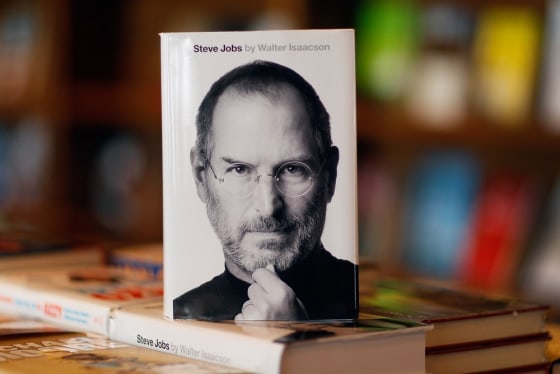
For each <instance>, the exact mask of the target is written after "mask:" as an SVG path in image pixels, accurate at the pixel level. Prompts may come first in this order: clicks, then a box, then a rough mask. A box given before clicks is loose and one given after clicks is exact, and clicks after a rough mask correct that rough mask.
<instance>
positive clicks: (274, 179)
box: [204, 157, 327, 199]
mask: <svg viewBox="0 0 560 374" xmlns="http://www.w3.org/2000/svg"><path fill="white" fill-rule="evenodd" d="M326 161H327V158H324V159H323V162H322V163H321V167H319V170H318V171H317V172H314V171H313V169H312V168H311V166H309V165H308V164H307V163H305V162H303V161H298V160H290V161H286V162H284V163H282V165H280V166H279V167H278V168H277V169H276V172H275V173H274V174H258V175H256V176H255V178H253V179H252V181H253V182H255V183H254V186H255V187H254V188H253V189H252V191H251V192H250V193H249V194H247V195H244V196H235V197H236V198H240V199H244V198H248V197H251V196H252V195H253V193H255V190H256V189H257V185H258V184H259V182H260V179H261V177H262V176H269V177H272V179H273V181H274V186H275V187H276V189H277V190H278V192H280V193H281V194H282V195H284V196H288V197H302V196H305V195H306V194H307V193H308V192H309V191H311V189H312V188H313V185H314V183H315V178H317V177H318V176H319V175H320V174H321V173H322V171H323V167H324V166H325V163H326ZM291 163H298V164H301V165H303V166H305V167H306V168H307V169H309V171H310V172H311V177H310V185H309V187H308V188H307V189H306V190H305V192H303V193H301V194H299V195H288V194H287V193H286V192H284V191H282V190H281V189H280V187H279V186H278V180H279V178H278V177H277V175H278V172H279V171H280V170H282V168H283V167H284V166H286V165H289V164H291ZM240 164H243V165H245V166H247V167H250V168H252V169H254V170H257V169H256V168H255V167H254V166H252V165H250V164H246V163H240ZM204 165H205V166H204V167H205V168H206V165H208V166H209V167H210V171H212V175H213V176H214V178H215V179H216V180H217V181H218V182H219V183H220V184H221V183H224V182H225V178H223V177H222V178H218V175H217V174H216V172H215V171H214V168H213V167H212V164H211V163H210V160H209V159H208V158H207V157H205V160H204Z"/></svg>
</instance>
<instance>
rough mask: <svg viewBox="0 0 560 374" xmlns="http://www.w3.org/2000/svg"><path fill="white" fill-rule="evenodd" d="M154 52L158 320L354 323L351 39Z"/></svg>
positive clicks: (171, 36)
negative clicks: (159, 171)
mask: <svg viewBox="0 0 560 374" xmlns="http://www.w3.org/2000/svg"><path fill="white" fill-rule="evenodd" d="M161 45H162V51H161V52H162V103H163V108H162V109H163V129H162V133H163V185H164V268H165V277H164V278H165V279H164V287H165V297H164V298H165V300H164V314H165V316H167V317H170V318H175V319H202V320H234V319H237V320H241V319H243V320H320V319H339V320H342V319H355V318H356V317H357V313H358V298H357V271H358V261H357V233H356V232H357V222H356V220H357V218H356V216H357V213H356V210H357V209H356V109H355V107H356V105H355V104H356V98H355V71H354V32H353V30H291V31H248V32H208V33H163V34H161Z"/></svg>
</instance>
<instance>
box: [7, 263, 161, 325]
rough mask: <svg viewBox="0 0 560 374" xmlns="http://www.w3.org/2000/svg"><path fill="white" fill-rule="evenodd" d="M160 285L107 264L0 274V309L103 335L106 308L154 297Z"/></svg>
mask: <svg viewBox="0 0 560 374" xmlns="http://www.w3.org/2000/svg"><path fill="white" fill-rule="evenodd" d="M162 295H163V284H162V282H161V281H159V280H154V279H153V277H151V276H147V275H146V274H145V273H144V272H133V271H130V270H124V269H118V268H112V267H104V266H103V267H92V268H84V267H77V268H66V269H58V268H57V269H47V270H30V271H27V272H21V271H20V272H17V273H15V272H14V273H4V274H0V310H1V311H2V312H3V313H9V314H13V315H19V316H23V317H29V318H38V319H41V320H43V321H46V322H50V323H53V324H57V325H58V326H62V327H66V328H70V329H73V330H77V331H89V332H94V333H98V334H103V335H108V333H109V320H110V318H111V312H112V311H113V310H114V309H116V308H119V307H122V306H124V305H128V304H134V303H137V302H140V301H145V300H160V299H161V297H162Z"/></svg>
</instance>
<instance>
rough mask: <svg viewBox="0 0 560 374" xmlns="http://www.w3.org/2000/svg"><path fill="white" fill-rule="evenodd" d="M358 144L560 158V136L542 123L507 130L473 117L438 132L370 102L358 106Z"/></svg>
mask: <svg viewBox="0 0 560 374" xmlns="http://www.w3.org/2000/svg"><path fill="white" fill-rule="evenodd" d="M358 140H359V141H360V143H363V144H367V143H373V144H377V145H381V146H383V145H386V146H398V147H409V146H438V145H441V146H460V147H468V148H474V149H482V150H484V149H494V150H496V151H503V152H523V153H529V152H546V153H551V154H554V155H556V156H558V157H559V158H560V132H558V133H553V132H551V131H550V130H547V129H546V128H545V126H544V124H542V123H540V122H538V121H528V122H526V123H522V124H519V126H518V127H516V128H507V127H505V126H504V125H500V124H497V123H492V122H489V121H485V120H482V119H480V118H476V117H469V118H466V119H464V120H462V121H460V122H458V123H456V124H453V125H452V126H449V127H448V128H441V129H438V128H434V127H433V126H431V127H430V125H429V124H426V123H423V122H422V121H419V120H417V119H414V118H410V117H407V116H406V115H405V114H403V111H402V110H401V111H399V110H396V109H394V108H393V109H387V108H385V107H380V106H379V105H375V104H374V103H372V102H369V101H367V100H360V101H359V102H358Z"/></svg>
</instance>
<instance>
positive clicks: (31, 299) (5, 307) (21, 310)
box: [0, 280, 41, 318]
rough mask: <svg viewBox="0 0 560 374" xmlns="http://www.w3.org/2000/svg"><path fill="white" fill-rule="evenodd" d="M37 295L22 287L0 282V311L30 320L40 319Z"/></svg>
mask: <svg viewBox="0 0 560 374" xmlns="http://www.w3.org/2000/svg"><path fill="white" fill-rule="evenodd" d="M40 310H41V309H40V303H39V301H38V296H37V293H36V292H34V291H32V290H28V289H26V288H25V287H24V286H22V285H18V284H11V283H10V282H6V281H1V280H0V311H1V312H2V313H5V314H10V315H18V316H23V317H30V318H39V317H40Z"/></svg>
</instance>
